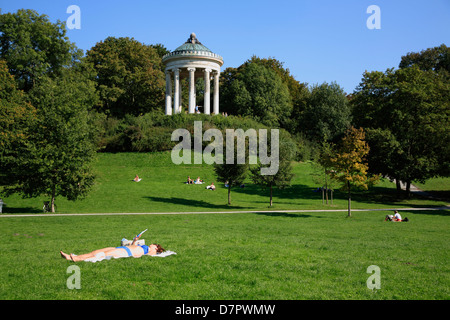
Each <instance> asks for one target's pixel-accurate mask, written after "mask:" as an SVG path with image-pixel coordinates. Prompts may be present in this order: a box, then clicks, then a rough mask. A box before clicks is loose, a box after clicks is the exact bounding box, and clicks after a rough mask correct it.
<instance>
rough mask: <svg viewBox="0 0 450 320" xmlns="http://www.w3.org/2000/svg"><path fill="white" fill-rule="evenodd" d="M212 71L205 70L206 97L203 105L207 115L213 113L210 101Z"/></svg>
mask: <svg viewBox="0 0 450 320" xmlns="http://www.w3.org/2000/svg"><path fill="white" fill-rule="evenodd" d="M210 72H211V69H205V95H204V99H203V100H204V103H203V112H204V113H205V114H210V113H211V110H210V109H211V106H210V100H211V81H210V79H211V75H210Z"/></svg>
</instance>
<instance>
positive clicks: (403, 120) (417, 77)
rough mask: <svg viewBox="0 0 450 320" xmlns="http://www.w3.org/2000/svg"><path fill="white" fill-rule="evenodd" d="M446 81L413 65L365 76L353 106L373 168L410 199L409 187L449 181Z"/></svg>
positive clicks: (449, 98) (449, 108) (449, 105)
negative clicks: (397, 184) (414, 183)
mask: <svg viewBox="0 0 450 320" xmlns="http://www.w3.org/2000/svg"><path fill="white" fill-rule="evenodd" d="M447 79H448V78H447V73H446V71H442V72H435V71H433V70H429V71H424V70H420V68H419V66H418V65H415V64H413V65H412V66H410V67H405V68H403V69H398V70H395V71H394V70H393V69H388V70H387V71H386V72H384V73H383V72H376V71H375V72H370V73H369V72H366V73H365V74H364V77H363V80H362V82H361V83H360V85H359V87H358V88H357V90H356V92H355V95H354V98H353V100H352V104H353V114H354V119H355V124H356V125H359V126H363V127H365V128H367V129H369V130H368V131H367V132H368V139H370V141H371V143H374V144H373V146H374V149H373V150H372V151H373V152H371V153H370V154H369V156H370V159H369V162H370V163H372V165H371V168H373V169H376V170H377V171H378V172H377V173H381V174H383V175H385V176H388V177H390V178H393V179H396V180H397V181H403V182H405V183H406V185H407V191H406V192H407V195H408V196H409V187H410V185H411V182H412V181H414V180H417V181H421V182H424V181H425V180H427V179H429V178H431V177H434V176H447V175H450V150H449V148H448V146H449V145H450V124H449V122H448V119H449V116H450V102H449V101H450V85H449V82H448V81H447ZM380 135H383V137H380ZM382 144H384V146H383V145H382Z"/></svg>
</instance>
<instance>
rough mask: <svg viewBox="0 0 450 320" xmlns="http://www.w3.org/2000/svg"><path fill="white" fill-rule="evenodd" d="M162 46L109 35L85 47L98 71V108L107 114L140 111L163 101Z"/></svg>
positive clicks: (118, 115)
mask: <svg viewBox="0 0 450 320" xmlns="http://www.w3.org/2000/svg"><path fill="white" fill-rule="evenodd" d="M163 52H164V48H162V47H161V46H157V47H156V48H155V47H153V46H149V45H145V44H142V43H140V42H138V41H136V40H134V39H133V38H128V37H125V38H114V37H108V38H106V39H105V40H104V41H100V42H98V43H97V44H96V45H95V46H94V47H93V48H91V49H90V50H88V51H87V53H86V57H87V61H89V62H91V63H92V64H93V65H94V68H95V70H96V72H97V78H96V79H97V80H96V81H97V90H98V92H99V95H100V104H99V106H98V110H99V111H101V112H104V113H106V114H107V115H111V116H115V117H119V118H121V117H123V116H125V114H131V115H134V116H138V115H142V114H144V113H146V112H149V111H151V110H154V109H157V108H161V106H163V105H164V92H165V78H164V73H163V72H162V71H161V69H162V62H161V57H160V54H162V53H163Z"/></svg>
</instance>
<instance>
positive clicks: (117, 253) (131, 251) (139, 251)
mask: <svg viewBox="0 0 450 320" xmlns="http://www.w3.org/2000/svg"><path fill="white" fill-rule="evenodd" d="M137 240H138V237H136V238H134V241H133V242H132V243H131V245H129V246H122V247H107V248H103V249H98V250H94V251H92V252H89V253H86V254H81V255H79V256H78V255H74V254H73V253H71V254H67V253H64V252H62V251H60V254H61V257H63V258H64V259H66V260H71V261H74V262H76V261H84V260H86V259H91V258H94V257H95V256H96V255H97V254H99V253H104V254H105V256H107V257H108V256H111V257H114V258H125V257H131V256H133V257H135V258H140V257H142V256H144V255H148V256H154V255H156V254H157V253H161V252H164V251H165V249H164V248H162V247H161V246H160V245H159V244H151V245H149V246H146V245H135V244H134V243H135V242H136V241H137Z"/></svg>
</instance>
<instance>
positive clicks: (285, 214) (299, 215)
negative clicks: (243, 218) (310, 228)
mask: <svg viewBox="0 0 450 320" xmlns="http://www.w3.org/2000/svg"><path fill="white" fill-rule="evenodd" d="M255 214H257V215H264V216H269V217H283V218H321V217H319V216H312V215H310V214H302V213H294V212H293V213H289V212H278V211H273V212H255Z"/></svg>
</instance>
